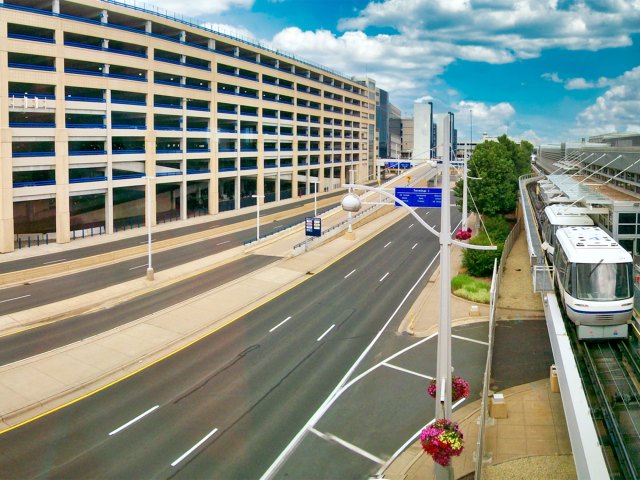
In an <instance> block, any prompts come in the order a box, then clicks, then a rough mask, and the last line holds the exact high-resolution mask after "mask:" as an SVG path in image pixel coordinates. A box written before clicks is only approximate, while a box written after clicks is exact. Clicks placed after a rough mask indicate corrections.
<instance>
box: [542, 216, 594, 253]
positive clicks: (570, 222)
mask: <svg viewBox="0 0 640 480" xmlns="http://www.w3.org/2000/svg"><path fill="white" fill-rule="evenodd" d="M572 226H582V227H587V226H593V220H592V219H591V217H589V215H585V214H584V213H579V212H578V211H577V209H576V208H575V207H570V206H567V205H561V204H553V205H549V206H547V207H545V209H544V212H543V214H542V232H541V233H542V242H543V243H542V245H541V246H542V249H543V250H544V251H545V253H546V254H547V258H548V259H549V261H550V262H551V263H553V252H554V250H555V244H556V232H557V231H558V229H559V228H563V227H572Z"/></svg>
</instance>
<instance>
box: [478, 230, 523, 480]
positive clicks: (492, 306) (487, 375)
mask: <svg viewBox="0 0 640 480" xmlns="http://www.w3.org/2000/svg"><path fill="white" fill-rule="evenodd" d="M520 230H521V220H518V222H517V223H516V224H515V226H514V227H513V229H512V230H511V232H510V233H509V235H508V236H507V239H506V240H505V241H504V247H503V249H502V255H501V256H500V262H499V263H497V262H498V260H497V259H496V260H495V261H494V264H493V278H492V280H491V290H490V302H489V338H488V343H489V348H488V349H487V361H486V364H485V371H484V380H483V386H482V397H481V399H480V418H479V419H478V439H477V440H476V469H475V477H474V478H475V480H479V479H481V478H482V464H483V461H484V457H485V455H484V441H485V426H486V424H487V417H488V414H489V384H490V382H491V364H492V362H493V343H494V339H495V338H494V331H495V326H496V308H497V303H498V295H499V292H500V283H501V281H502V274H503V272H504V265H505V263H506V261H507V257H508V256H509V253H511V249H512V248H513V244H514V243H515V241H516V240H517V239H518V236H519V235H520Z"/></svg>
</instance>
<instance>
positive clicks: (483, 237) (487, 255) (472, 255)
mask: <svg viewBox="0 0 640 480" xmlns="http://www.w3.org/2000/svg"><path fill="white" fill-rule="evenodd" d="M483 221H484V225H485V228H486V229H487V232H488V233H489V237H491V242H493V245H496V246H497V247H498V249H497V250H472V249H470V248H466V249H465V250H464V252H463V257H462V266H463V267H465V268H466V269H467V271H468V272H469V275H472V276H474V277H488V276H491V274H492V272H493V261H494V259H496V258H497V259H498V262H499V261H500V257H501V256H502V250H503V249H504V241H505V240H506V239H507V237H508V236H509V232H510V230H511V229H510V226H509V222H507V221H506V220H505V219H504V218H503V217H501V216H494V217H487V218H484V219H483ZM489 237H487V234H486V233H485V232H484V231H482V232H480V233H478V234H477V235H475V236H474V237H473V238H472V239H471V240H469V243H470V244H471V245H491V244H492V243H491V242H490V241H489Z"/></svg>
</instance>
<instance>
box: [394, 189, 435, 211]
mask: <svg viewBox="0 0 640 480" xmlns="http://www.w3.org/2000/svg"><path fill="white" fill-rule="evenodd" d="M395 196H396V197H397V198H399V199H400V200H402V201H403V202H404V203H406V204H407V205H409V206H410V207H425V208H440V207H442V189H441V188H412V187H396V189H395ZM398 205H400V204H399V203H398V202H396V206H398Z"/></svg>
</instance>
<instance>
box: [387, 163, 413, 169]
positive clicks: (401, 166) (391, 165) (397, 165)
mask: <svg viewBox="0 0 640 480" xmlns="http://www.w3.org/2000/svg"><path fill="white" fill-rule="evenodd" d="M384 166H385V167H387V168H398V169H404V170H408V169H409V168H411V162H386V163H385V164H384Z"/></svg>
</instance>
